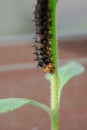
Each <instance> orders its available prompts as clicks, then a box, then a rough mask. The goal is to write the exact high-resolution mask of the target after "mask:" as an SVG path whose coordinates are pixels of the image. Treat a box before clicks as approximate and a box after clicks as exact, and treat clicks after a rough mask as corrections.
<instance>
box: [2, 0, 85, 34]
mask: <svg viewBox="0 0 87 130" xmlns="http://www.w3.org/2000/svg"><path fill="white" fill-rule="evenodd" d="M35 2H36V0H0V36H3V35H4V36H6V35H15V34H26V33H32V32H33V30H32V17H33V14H32V12H33V11H34V5H35ZM86 12H87V1H86V0H83V1H82V0H75V1H73V0H60V1H59V4H58V6H57V30H58V34H59V35H60V36H64V35H75V34H82V35H84V34H87V17H86Z"/></svg>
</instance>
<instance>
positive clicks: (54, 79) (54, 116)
mask: <svg viewBox="0 0 87 130" xmlns="http://www.w3.org/2000/svg"><path fill="white" fill-rule="evenodd" d="M50 9H51V20H52V26H51V31H50V32H51V34H52V39H51V46H52V54H53V56H52V61H53V63H54V66H55V73H54V74H52V76H51V112H52V113H51V130H58V58H57V43H56V5H54V4H52V1H51V3H50Z"/></svg>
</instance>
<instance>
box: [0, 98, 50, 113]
mask: <svg viewBox="0 0 87 130" xmlns="http://www.w3.org/2000/svg"><path fill="white" fill-rule="evenodd" d="M26 104H30V105H34V106H37V107H40V108H41V109H43V110H44V111H46V112H47V113H48V114H49V115H51V110H50V108H49V107H48V106H46V105H44V104H42V103H39V102H37V101H34V100H29V99H24V98H6V99H0V113H5V112H9V111H13V110H16V109H18V108H20V107H22V106H24V105H26Z"/></svg>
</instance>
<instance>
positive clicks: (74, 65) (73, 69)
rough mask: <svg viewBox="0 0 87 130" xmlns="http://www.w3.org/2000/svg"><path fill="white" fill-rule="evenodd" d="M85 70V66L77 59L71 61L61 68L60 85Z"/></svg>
mask: <svg viewBox="0 0 87 130" xmlns="http://www.w3.org/2000/svg"><path fill="white" fill-rule="evenodd" d="M83 72H84V67H83V66H82V65H81V64H79V63H78V62H75V61H70V62H69V63H67V64H66V65H64V66H62V67H60V68H59V87H60V88H62V87H63V86H64V85H65V84H66V83H67V82H68V81H69V80H70V79H71V78H73V77H75V76H77V75H79V74H81V73H83Z"/></svg>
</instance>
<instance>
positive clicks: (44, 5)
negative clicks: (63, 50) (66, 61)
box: [34, 0, 55, 73]
mask: <svg viewBox="0 0 87 130" xmlns="http://www.w3.org/2000/svg"><path fill="white" fill-rule="evenodd" d="M50 12H51V10H49V0H37V4H36V6H35V12H34V22H35V38H34V39H35V45H34V47H35V53H34V54H35V55H36V59H35V60H36V61H38V66H39V67H41V68H43V70H44V72H46V73H54V71H55V68H54V64H53V62H52V60H51V57H52V51H51V45H50V39H51V38H52V34H50V33H49V31H50V26H51V24H52V22H51V20H50Z"/></svg>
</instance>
